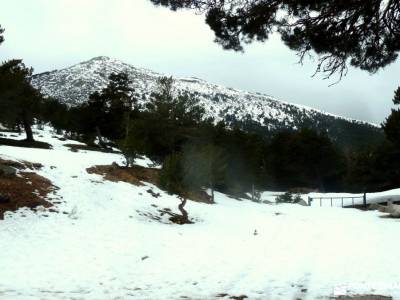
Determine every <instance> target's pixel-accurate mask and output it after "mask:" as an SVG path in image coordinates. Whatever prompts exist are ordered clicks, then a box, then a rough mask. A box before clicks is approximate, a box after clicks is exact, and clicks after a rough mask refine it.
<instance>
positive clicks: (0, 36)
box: [0, 25, 4, 44]
mask: <svg viewBox="0 0 400 300" xmlns="http://www.w3.org/2000/svg"><path fill="white" fill-rule="evenodd" d="M3 33H4V29H3V28H2V27H1V25H0V44H1V43H3V42H4V36H3Z"/></svg>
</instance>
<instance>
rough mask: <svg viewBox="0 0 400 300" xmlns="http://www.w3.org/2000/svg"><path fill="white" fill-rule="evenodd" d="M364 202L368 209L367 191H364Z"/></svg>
mask: <svg viewBox="0 0 400 300" xmlns="http://www.w3.org/2000/svg"><path fill="white" fill-rule="evenodd" d="M363 204H364V208H365V209H367V193H364V196H363Z"/></svg>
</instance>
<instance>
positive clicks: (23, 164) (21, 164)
mask: <svg viewBox="0 0 400 300" xmlns="http://www.w3.org/2000/svg"><path fill="white" fill-rule="evenodd" d="M0 165H3V166H9V167H13V168H16V169H18V170H24V169H30V170H40V169H41V168H43V165H42V164H40V163H31V162H28V161H24V160H22V161H14V160H6V159H1V158H0Z"/></svg>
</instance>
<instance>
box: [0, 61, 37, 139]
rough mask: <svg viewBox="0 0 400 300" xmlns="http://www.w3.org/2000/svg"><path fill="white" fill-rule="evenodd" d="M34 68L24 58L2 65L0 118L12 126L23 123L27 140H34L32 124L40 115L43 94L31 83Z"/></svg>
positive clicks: (0, 71)
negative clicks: (26, 63)
mask: <svg viewBox="0 0 400 300" xmlns="http://www.w3.org/2000/svg"><path fill="white" fill-rule="evenodd" d="M32 73H33V69H32V68H28V67H26V66H25V65H24V64H23V62H22V60H10V61H7V62H5V63H3V64H2V65H1V66H0V119H1V120H2V121H3V122H5V123H7V124H9V125H12V126H15V125H22V126H23V128H24V130H25V133H26V140H27V141H29V142H32V141H34V138H33V132H32V124H33V122H34V118H35V117H39V116H40V107H41V101H42V100H43V97H42V95H41V94H40V92H39V91H38V90H36V89H35V88H34V87H33V86H32V85H31V77H32Z"/></svg>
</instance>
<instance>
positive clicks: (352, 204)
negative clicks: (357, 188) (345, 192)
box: [351, 197, 354, 208]
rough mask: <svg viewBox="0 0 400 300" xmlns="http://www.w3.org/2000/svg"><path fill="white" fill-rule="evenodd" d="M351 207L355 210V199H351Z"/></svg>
mask: <svg viewBox="0 0 400 300" xmlns="http://www.w3.org/2000/svg"><path fill="white" fill-rule="evenodd" d="M351 206H352V207H353V208H354V197H352V198H351Z"/></svg>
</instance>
